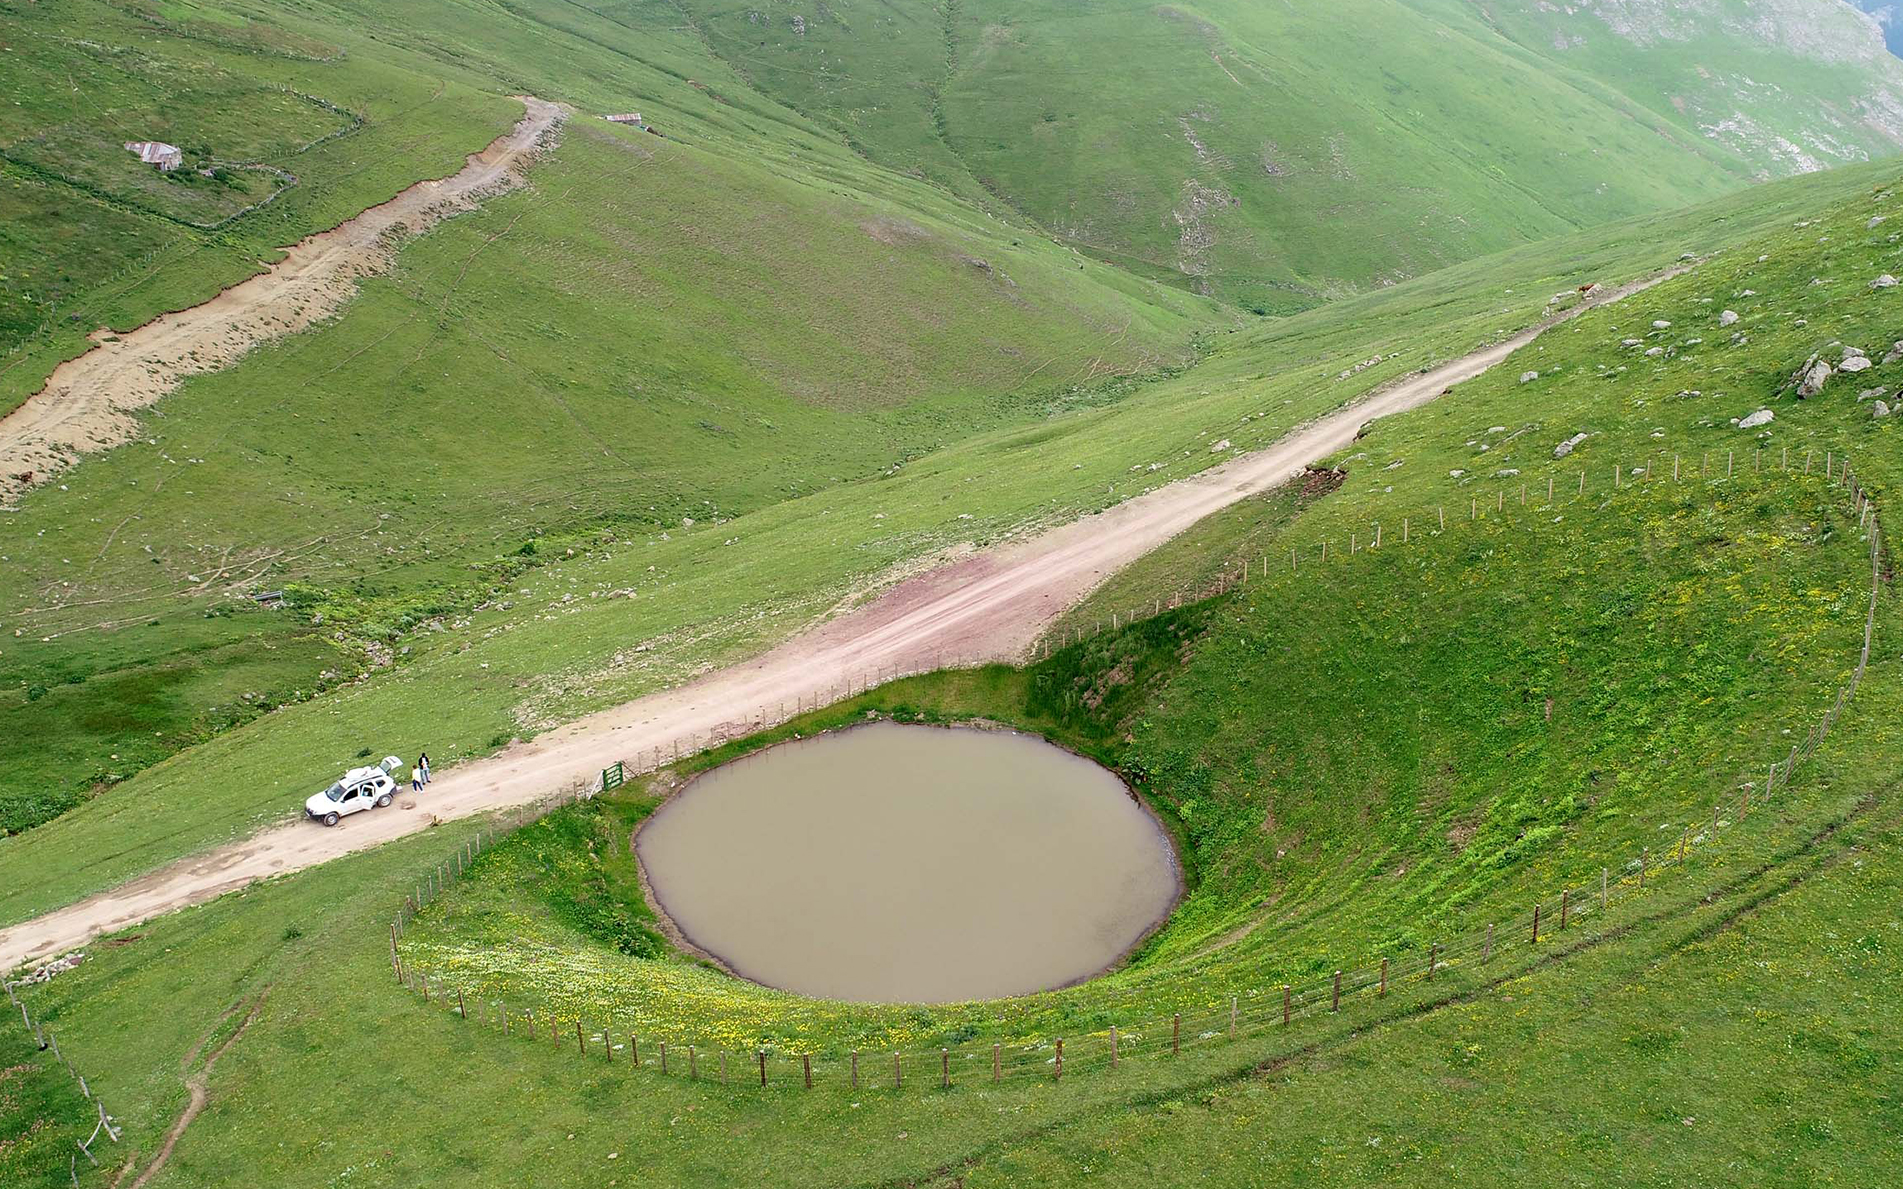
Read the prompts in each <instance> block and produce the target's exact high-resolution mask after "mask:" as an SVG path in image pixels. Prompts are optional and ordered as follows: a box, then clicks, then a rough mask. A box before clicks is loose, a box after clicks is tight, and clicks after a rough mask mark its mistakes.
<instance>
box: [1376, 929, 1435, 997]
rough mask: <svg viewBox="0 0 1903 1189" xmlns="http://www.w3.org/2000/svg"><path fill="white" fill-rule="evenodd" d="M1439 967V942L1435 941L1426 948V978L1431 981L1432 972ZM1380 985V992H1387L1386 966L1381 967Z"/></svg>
mask: <svg viewBox="0 0 1903 1189" xmlns="http://www.w3.org/2000/svg"><path fill="white" fill-rule="evenodd" d="M1439 966H1440V942H1438V941H1436V942H1434V943H1433V944H1431V945H1429V946H1428V947H1427V977H1428V978H1429V979H1432V978H1433V977H1434V971H1435V969H1436V968H1438V967H1439ZM1381 983H1382V991H1383V992H1385V991H1386V990H1387V968H1386V966H1383V967H1382V971H1381Z"/></svg>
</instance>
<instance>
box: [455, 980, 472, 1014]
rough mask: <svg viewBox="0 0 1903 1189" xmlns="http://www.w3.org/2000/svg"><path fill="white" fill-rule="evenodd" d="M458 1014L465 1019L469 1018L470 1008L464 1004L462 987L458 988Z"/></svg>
mask: <svg viewBox="0 0 1903 1189" xmlns="http://www.w3.org/2000/svg"><path fill="white" fill-rule="evenodd" d="M456 1014H458V1015H460V1016H461V1017H462V1018H463V1019H465V1020H467V1019H468V1018H469V1009H468V1008H466V1007H464V1006H463V992H462V988H461V987H458V988H456Z"/></svg>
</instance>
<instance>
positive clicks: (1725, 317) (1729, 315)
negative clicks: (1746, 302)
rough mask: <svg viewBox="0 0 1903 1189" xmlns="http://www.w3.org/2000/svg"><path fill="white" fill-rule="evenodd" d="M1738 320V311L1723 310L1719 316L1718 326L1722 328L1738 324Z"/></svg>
mask: <svg viewBox="0 0 1903 1189" xmlns="http://www.w3.org/2000/svg"><path fill="white" fill-rule="evenodd" d="M1737 320H1738V311H1736V310H1723V311H1720V313H1719V314H1718V325H1720V326H1730V325H1732V324H1734V323H1735V322H1737Z"/></svg>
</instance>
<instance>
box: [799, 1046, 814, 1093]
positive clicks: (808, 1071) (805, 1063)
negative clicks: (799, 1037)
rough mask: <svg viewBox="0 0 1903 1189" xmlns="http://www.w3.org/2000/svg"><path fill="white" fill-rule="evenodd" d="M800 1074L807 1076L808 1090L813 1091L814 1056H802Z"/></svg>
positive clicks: (803, 1054)
mask: <svg viewBox="0 0 1903 1189" xmlns="http://www.w3.org/2000/svg"><path fill="white" fill-rule="evenodd" d="M800 1072H801V1073H803V1074H804V1075H805V1076H806V1088H807V1089H808V1090H811V1089H812V1088H813V1055H812V1054H811V1053H801V1054H800Z"/></svg>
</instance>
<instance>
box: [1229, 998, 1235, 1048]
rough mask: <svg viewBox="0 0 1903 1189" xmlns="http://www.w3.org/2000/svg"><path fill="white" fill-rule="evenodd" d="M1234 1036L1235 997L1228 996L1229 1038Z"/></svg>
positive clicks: (1231, 1038)
mask: <svg viewBox="0 0 1903 1189" xmlns="http://www.w3.org/2000/svg"><path fill="white" fill-rule="evenodd" d="M1235 1038H1236V997H1235V996H1234V995H1231V996H1230V997H1229V1039H1230V1040H1234V1039H1235Z"/></svg>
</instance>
